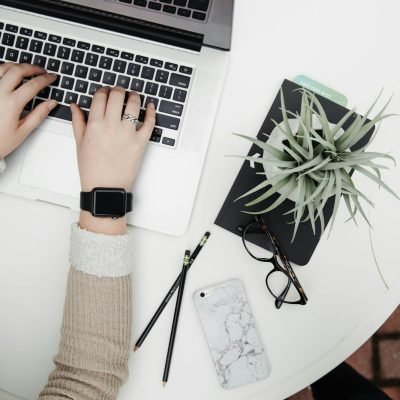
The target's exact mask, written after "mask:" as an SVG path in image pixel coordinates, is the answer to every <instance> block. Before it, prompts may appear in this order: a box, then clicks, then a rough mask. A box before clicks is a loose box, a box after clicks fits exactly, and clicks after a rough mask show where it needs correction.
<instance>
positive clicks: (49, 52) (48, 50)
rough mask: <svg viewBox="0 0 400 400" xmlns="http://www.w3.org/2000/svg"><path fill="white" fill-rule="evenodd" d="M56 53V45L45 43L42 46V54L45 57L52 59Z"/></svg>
mask: <svg viewBox="0 0 400 400" xmlns="http://www.w3.org/2000/svg"><path fill="white" fill-rule="evenodd" d="M56 52H57V45H55V44H52V43H46V44H45V45H44V49H43V54H45V55H46V56H50V57H54V56H55V55H56Z"/></svg>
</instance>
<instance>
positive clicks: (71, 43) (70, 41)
mask: <svg viewBox="0 0 400 400" xmlns="http://www.w3.org/2000/svg"><path fill="white" fill-rule="evenodd" d="M63 44H65V45H66V46H70V47H75V45H76V40H74V39H70V38H64V40H63Z"/></svg>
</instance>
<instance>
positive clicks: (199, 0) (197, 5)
mask: <svg viewBox="0 0 400 400" xmlns="http://www.w3.org/2000/svg"><path fill="white" fill-rule="evenodd" d="M209 4H210V0H189V4H188V7H189V8H193V9H194V10H199V11H204V12H206V11H207V10H208V5H209Z"/></svg>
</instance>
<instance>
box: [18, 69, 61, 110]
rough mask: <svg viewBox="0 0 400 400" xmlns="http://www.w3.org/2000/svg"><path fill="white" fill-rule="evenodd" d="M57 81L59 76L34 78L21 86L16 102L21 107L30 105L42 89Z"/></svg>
mask: <svg viewBox="0 0 400 400" xmlns="http://www.w3.org/2000/svg"><path fill="white" fill-rule="evenodd" d="M56 79H57V74H54V73H50V74H43V75H38V76H36V77H35V78H32V79H31V80H30V81H28V82H26V83H24V84H23V85H22V86H20V87H19V88H18V89H17V90H16V91H15V92H14V93H13V96H15V99H16V102H17V103H18V104H19V105H25V104H27V103H29V101H31V100H32V99H33V98H34V97H35V96H36V95H37V94H38V93H39V92H40V91H41V90H42V89H44V88H45V87H47V86H49V85H50V84H51V83H53V82H54V81H55V80H56Z"/></svg>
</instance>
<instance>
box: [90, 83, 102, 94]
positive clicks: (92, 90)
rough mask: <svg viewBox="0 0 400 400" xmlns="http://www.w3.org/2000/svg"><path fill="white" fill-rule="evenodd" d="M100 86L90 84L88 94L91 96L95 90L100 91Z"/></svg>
mask: <svg viewBox="0 0 400 400" xmlns="http://www.w3.org/2000/svg"><path fill="white" fill-rule="evenodd" d="M101 87H102V86H101V85H99V84H97V83H91V84H90V87H89V94H90V95H91V96H93V95H94V94H95V93H96V90H97V89H100V88H101Z"/></svg>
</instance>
